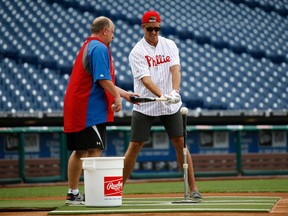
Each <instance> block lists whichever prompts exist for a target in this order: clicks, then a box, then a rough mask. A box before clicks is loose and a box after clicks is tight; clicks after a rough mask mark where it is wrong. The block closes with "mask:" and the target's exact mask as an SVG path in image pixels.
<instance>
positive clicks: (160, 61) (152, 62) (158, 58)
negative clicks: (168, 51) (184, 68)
mask: <svg viewBox="0 0 288 216" xmlns="http://www.w3.org/2000/svg"><path fill="white" fill-rule="evenodd" d="M145 58H146V60H147V63H148V66H149V67H153V66H157V65H159V64H163V63H166V62H170V56H166V57H165V56H164V55H163V56H162V55H156V56H155V58H153V57H152V56H149V55H146V56H145Z"/></svg>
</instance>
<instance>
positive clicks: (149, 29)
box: [146, 27, 161, 32]
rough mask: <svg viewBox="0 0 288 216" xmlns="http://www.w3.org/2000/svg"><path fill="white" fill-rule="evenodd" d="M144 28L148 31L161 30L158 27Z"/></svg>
mask: <svg viewBox="0 0 288 216" xmlns="http://www.w3.org/2000/svg"><path fill="white" fill-rule="evenodd" d="M146 30H147V31H148V32H152V31H153V30H154V31H155V32H159V31H160V30H161V28H160V27H154V28H153V27H148V28H146Z"/></svg>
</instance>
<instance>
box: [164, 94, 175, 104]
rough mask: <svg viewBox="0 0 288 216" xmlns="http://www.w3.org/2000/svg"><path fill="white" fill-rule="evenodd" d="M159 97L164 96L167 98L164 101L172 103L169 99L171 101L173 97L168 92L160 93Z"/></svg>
mask: <svg viewBox="0 0 288 216" xmlns="http://www.w3.org/2000/svg"><path fill="white" fill-rule="evenodd" d="M161 98H166V99H167V101H165V103H172V102H171V101H172V99H173V98H172V96H171V95H169V94H162V95H161Z"/></svg>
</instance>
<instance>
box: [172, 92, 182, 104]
mask: <svg viewBox="0 0 288 216" xmlns="http://www.w3.org/2000/svg"><path fill="white" fill-rule="evenodd" d="M170 95H171V96H172V99H171V103H175V104H176V103H179V102H180V101H181V96H180V94H179V93H178V92H177V91H176V90H173V91H172V92H171V93H170Z"/></svg>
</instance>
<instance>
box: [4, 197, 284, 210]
mask: <svg viewBox="0 0 288 216" xmlns="http://www.w3.org/2000/svg"><path fill="white" fill-rule="evenodd" d="M203 195H204V197H205V196H249V195H251V196H271V197H281V199H280V200H279V201H278V202H277V204H276V205H275V206H274V207H273V209H272V211H271V212H270V213H263V212H262V213H249V212H243V213H233V212H193V213H191V212H190V213H184V212H183V213H182V212H181V216H188V215H189V216H190V215H191V214H193V215H200V216H206V215H213V216H220V215H221V216H228V215H229V216H244V215H245V216H246V215H249V216H255V215H257V216H260V215H261V216H262V215H263V216H282V215H283V216H284V215H285V216H287V215H288V193H204V194H203ZM161 196H165V197H179V196H181V194H141V195H124V196H123V198H141V197H161ZM33 199H34V200H36V199H37V200H43V201H45V199H46V200H51V199H54V200H55V199H56V200H63V203H64V201H65V197H47V198H36V197H35V198H25V199H21V200H23V201H25V200H33ZM172 214H175V213H137V214H129V215H131V216H132V215H135V216H136V215H137V216H168V215H172ZM19 215H21V216H47V215H48V211H24V212H23V211H17V212H0V216H19ZM108 215H109V214H108ZM126 215H127V214H113V216H126ZM78 216H84V215H78ZM85 216H87V214H86V215H85ZM97 216H107V214H97Z"/></svg>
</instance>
